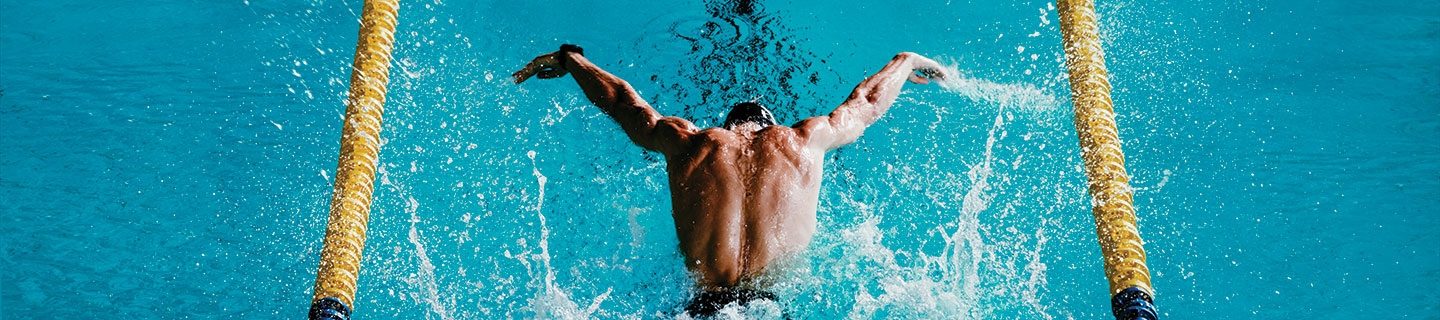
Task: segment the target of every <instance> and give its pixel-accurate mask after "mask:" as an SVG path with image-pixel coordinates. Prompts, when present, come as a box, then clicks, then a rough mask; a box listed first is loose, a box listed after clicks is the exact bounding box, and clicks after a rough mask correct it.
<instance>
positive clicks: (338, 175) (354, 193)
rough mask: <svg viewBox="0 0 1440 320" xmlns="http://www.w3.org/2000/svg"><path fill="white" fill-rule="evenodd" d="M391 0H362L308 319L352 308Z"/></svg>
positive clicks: (336, 319)
mask: <svg viewBox="0 0 1440 320" xmlns="http://www.w3.org/2000/svg"><path fill="white" fill-rule="evenodd" d="M398 9H399V5H398V4H397V3H396V0H366V1H365V9H364V12H363V13H362V14H361V18H360V23H361V25H360V40H359V42H358V43H357V44H356V45H355V64H354V71H353V72H351V73H350V97H349V100H347V101H346V107H345V127H344V129H343V130H342V131H341V138H340V164H339V166H338V167H337V168H336V169H335V191H334V193H333V194H332V195H331V198H330V220H329V222H328V224H327V225H326V226H325V246H324V248H323V249H321V251H320V267H319V271H318V272H317V273H316V275H315V296H314V297H313V298H312V299H311V304H310V319H312V320H314V319H325V320H344V319H349V318H350V312H351V311H352V310H353V308H354V306H355V281H356V279H357V278H358V276H359V274H360V259H361V253H362V252H363V251H364V249H365V229H366V227H367V224H368V223H369V220H370V198H371V196H372V195H373V193H374V184H375V165H376V162H378V160H379V158H380V120H381V116H382V115H383V114H384V111H385V86H386V85H387V84H388V83H389V82H390V76H389V74H390V52H391V50H392V49H393V45H394V43H395V23H396V14H397V11H398Z"/></svg>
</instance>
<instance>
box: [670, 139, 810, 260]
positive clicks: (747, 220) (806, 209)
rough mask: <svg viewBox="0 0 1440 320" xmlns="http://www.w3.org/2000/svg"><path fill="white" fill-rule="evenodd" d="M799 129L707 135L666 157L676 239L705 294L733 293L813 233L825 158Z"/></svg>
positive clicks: (803, 246)
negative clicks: (708, 289)
mask: <svg viewBox="0 0 1440 320" xmlns="http://www.w3.org/2000/svg"><path fill="white" fill-rule="evenodd" d="M803 142H804V141H800V138H799V137H798V136H797V133H796V131H795V130H794V129H792V128H789V127H782V126H770V127H767V128H764V129H761V130H758V131H754V132H753V133H746V132H736V131H730V130H725V129H719V128H710V129H706V130H703V131H700V132H699V133H697V134H695V135H694V136H692V137H690V139H689V142H688V145H687V146H686V148H685V150H684V152H681V153H679V154H675V155H671V156H669V157H667V159H666V162H667V163H668V167H669V168H668V169H669V174H670V193H671V198H672V201H673V203H674V212H673V213H672V214H673V216H674V218H675V229H676V233H677V234H678V235H679V238H680V248H681V250H682V251H684V253H685V265H686V266H687V267H688V268H689V269H690V270H691V271H692V272H694V273H696V274H697V275H698V276H699V277H700V284H701V285H702V286H706V287H712V288H714V287H731V286H737V285H741V284H742V282H745V281H746V280H749V279H751V278H753V277H754V276H755V275H757V274H758V273H760V272H761V271H763V269H764V268H765V266H767V265H770V264H771V263H772V262H774V261H775V260H776V259H777V258H781V257H782V256H784V255H786V254H788V253H793V252H796V251H799V250H801V249H803V248H805V246H807V245H808V244H809V242H810V238H811V236H812V235H813V234H814V233H815V210H816V203H817V201H818V200H819V192H820V179H821V169H822V161H823V158H822V157H823V155H824V154H823V152H814V151H809V150H807V149H806V148H805V147H804V145H805V144H804V143H803Z"/></svg>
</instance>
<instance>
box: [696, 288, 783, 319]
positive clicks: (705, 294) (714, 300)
mask: <svg viewBox="0 0 1440 320" xmlns="http://www.w3.org/2000/svg"><path fill="white" fill-rule="evenodd" d="M756 300H770V301H774V302H775V303H777V304H778V303H780V298H779V297H776V296H775V294H774V293H769V292H765V291H760V290H754V289H748V288H738V287H736V288H725V289H722V290H719V291H709V290H706V291H701V292H700V293H698V294H696V295H695V299H692V300H690V304H689V305H686V306H685V312H687V313H690V316H692V317H696V318H701V319H704V318H706V317H710V316H714V315H715V313H716V312H719V311H720V309H723V308H725V306H727V305H730V304H731V303H735V304H739V305H742V306H743V305H748V304H750V303H751V302H754V301H756ZM785 318H786V319H789V318H790V317H789V315H788V314H787V315H786V316H785Z"/></svg>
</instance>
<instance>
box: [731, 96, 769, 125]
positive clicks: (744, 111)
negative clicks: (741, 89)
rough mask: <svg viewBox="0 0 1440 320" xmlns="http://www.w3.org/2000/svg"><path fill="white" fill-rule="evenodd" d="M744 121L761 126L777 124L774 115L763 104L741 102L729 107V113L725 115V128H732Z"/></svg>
mask: <svg viewBox="0 0 1440 320" xmlns="http://www.w3.org/2000/svg"><path fill="white" fill-rule="evenodd" d="M746 122H754V123H756V124H759V125H760V126H761V127H768V126H773V125H776V124H777V123H776V122H775V115H774V114H771V113H770V109H766V108H765V106H762V105H760V104H759V103H754V102H741V103H736V104H735V106H734V107H731V108H730V114H729V115H726V116H725V129H726V130H730V129H734V128H735V126H739V125H740V124H742V123H746Z"/></svg>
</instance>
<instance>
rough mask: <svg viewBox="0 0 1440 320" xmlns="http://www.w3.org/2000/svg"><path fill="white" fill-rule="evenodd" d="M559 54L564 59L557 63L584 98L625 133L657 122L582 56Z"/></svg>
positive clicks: (625, 87)
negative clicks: (598, 108)
mask: <svg viewBox="0 0 1440 320" xmlns="http://www.w3.org/2000/svg"><path fill="white" fill-rule="evenodd" d="M560 54H564V55H565V56H564V57H563V59H561V61H563V63H564V68H565V70H566V71H568V72H569V73H570V77H572V78H574V79H575V82H576V83H577V84H579V85H580V89H581V90H583V91H585V97H586V98H589V99H590V102H591V103H594V104H595V106H597V107H600V109H601V110H603V111H605V113H606V114H609V115H610V117H612V118H614V119H615V121H616V122H619V123H620V125H621V126H624V127H626V128H624V129H625V131H627V132H633V131H634V129H639V128H638V126H647V125H653V124H654V122H655V121H656V120H657V119H659V118H660V115H659V114H658V113H656V112H655V111H654V109H651V108H650V107H649V106H648V105H647V104H646V103H645V102H644V101H643V100H642V99H640V97H639V94H638V93H636V92H635V89H634V88H632V87H630V84H629V83H627V82H625V80H622V79H620V78H619V77H616V76H615V75H612V74H610V73H609V72H605V70H602V69H600V67H599V66H596V65H595V64H593V63H590V60H587V59H585V56H583V55H580V54H578V53H573V52H561V53H560Z"/></svg>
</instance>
